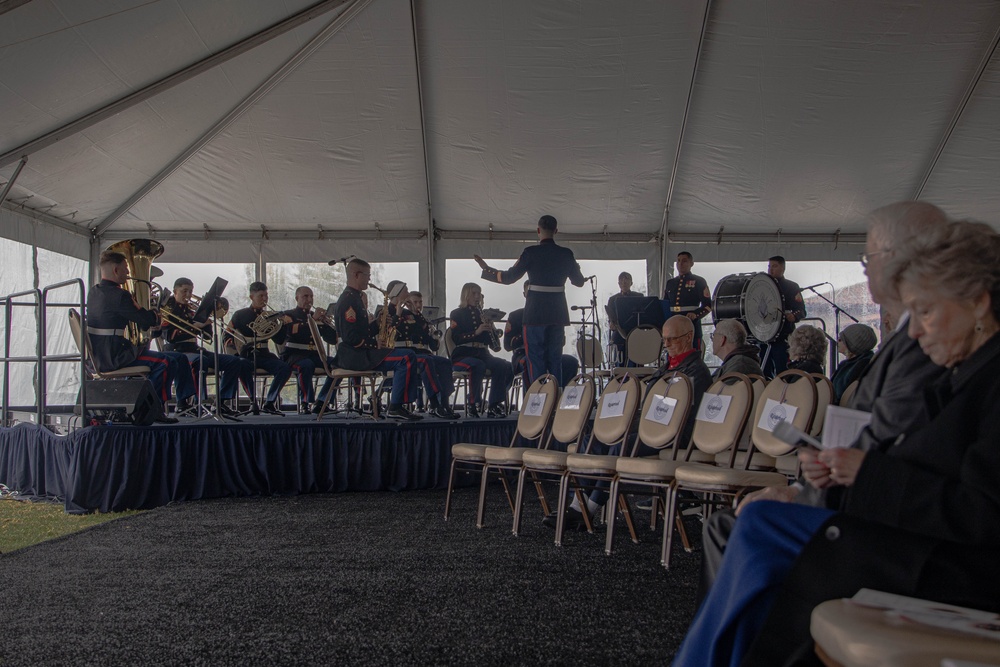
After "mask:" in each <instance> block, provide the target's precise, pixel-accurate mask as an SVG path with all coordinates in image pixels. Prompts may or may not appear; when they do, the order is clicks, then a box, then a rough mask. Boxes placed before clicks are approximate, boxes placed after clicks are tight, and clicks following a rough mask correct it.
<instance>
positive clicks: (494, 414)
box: [486, 403, 507, 419]
mask: <svg viewBox="0 0 1000 667" xmlns="http://www.w3.org/2000/svg"><path fill="white" fill-rule="evenodd" d="M486 416H487V417H488V418H489V419H503V418H504V417H506V416H507V411H506V410H504V408H503V404H502V403H500V404H497V405H491V406H490V407H489V409H488V410H486Z"/></svg>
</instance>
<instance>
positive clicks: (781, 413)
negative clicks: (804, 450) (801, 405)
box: [757, 398, 799, 432]
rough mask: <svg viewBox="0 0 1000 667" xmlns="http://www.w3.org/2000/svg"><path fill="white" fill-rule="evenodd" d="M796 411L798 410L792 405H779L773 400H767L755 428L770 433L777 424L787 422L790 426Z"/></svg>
mask: <svg viewBox="0 0 1000 667" xmlns="http://www.w3.org/2000/svg"><path fill="white" fill-rule="evenodd" d="M798 411H799V409H798V408H797V407H795V406H794V405H790V404H788V403H779V402H778V401H776V400H774V399H773V398H769V399H767V401H765V403H764V409H763V410H762V411H761V413H760V421H758V422H757V428H761V429H764V430H765V431H767V432H771V431H773V430H774V427H775V426H777V425H778V422H788V423H789V424H791V423H792V420H793V419H795V413H796V412H798Z"/></svg>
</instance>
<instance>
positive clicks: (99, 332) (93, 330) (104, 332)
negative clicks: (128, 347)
mask: <svg viewBox="0 0 1000 667" xmlns="http://www.w3.org/2000/svg"><path fill="white" fill-rule="evenodd" d="M87 333H89V334H93V335H95V336H124V335H125V330H124V329H98V328H97V327H87Z"/></svg>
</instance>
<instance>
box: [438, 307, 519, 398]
mask: <svg viewBox="0 0 1000 667" xmlns="http://www.w3.org/2000/svg"><path fill="white" fill-rule="evenodd" d="M450 319H451V322H450V327H451V339H452V342H454V343H455V349H454V350H452V353H451V361H452V364H453V365H454V367H455V370H458V371H464V372H467V373H468V374H469V389H470V397H469V405H468V410H469V414H470V415H472V416H473V417H476V416H478V415H479V412H480V411H481V409H482V407H483V378H484V377H485V376H486V371H489V372H490V396H489V408H488V410H487V411H486V412H487V414H488V415H489V416H491V417H500V416H503V415H504V414H506V411H505V410H503V409H502V408H501V407H500V406H501V405H503V404H504V403H505V402H506V400H507V391H508V390H509V389H510V385H511V384H513V382H514V371H513V369H511V366H510V362H508V361H507V360H506V359H499V358H497V357H494V356H493V355H491V354H490V349H491V348H492V349H494V351H499V350H500V335H499V332H498V333H496V334H491V333H490V332H488V331H485V332H483V333H480V334H477V333H476V329H478V328H479V325H480V324H482V323H483V311H482V310H480V309H479V308H477V307H475V306H466V307H465V308H456V309H455V310H453V311H451V315H450ZM494 336H495V337H494Z"/></svg>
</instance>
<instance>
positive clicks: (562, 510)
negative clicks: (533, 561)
mask: <svg viewBox="0 0 1000 667" xmlns="http://www.w3.org/2000/svg"><path fill="white" fill-rule="evenodd" d="M568 487H569V474H568V473H563V474H562V475H561V476H560V478H559V504H558V505H557V506H556V546H557V547H561V546H562V538H563V529H564V528H565V527H566V504H567V503H566V491H567V490H568Z"/></svg>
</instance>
